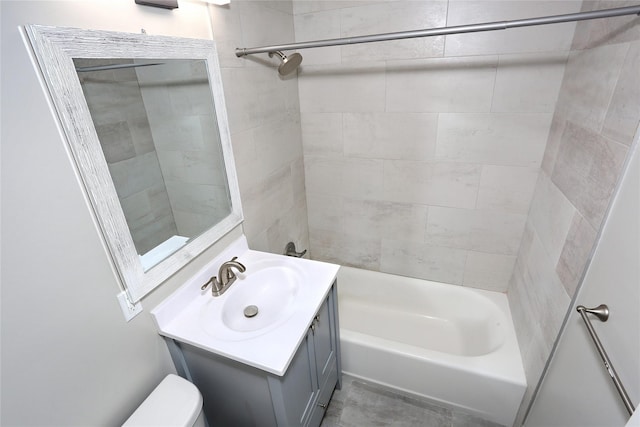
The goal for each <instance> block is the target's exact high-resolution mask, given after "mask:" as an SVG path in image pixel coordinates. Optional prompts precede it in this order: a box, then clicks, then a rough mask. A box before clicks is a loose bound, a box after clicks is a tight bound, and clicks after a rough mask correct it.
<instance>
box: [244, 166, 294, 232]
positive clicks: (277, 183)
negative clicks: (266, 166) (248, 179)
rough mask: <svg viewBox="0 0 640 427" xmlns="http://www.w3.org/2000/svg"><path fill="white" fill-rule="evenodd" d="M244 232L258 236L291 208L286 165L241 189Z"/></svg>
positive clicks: (291, 192) (289, 173) (291, 197)
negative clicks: (255, 183) (252, 184)
mask: <svg viewBox="0 0 640 427" xmlns="http://www.w3.org/2000/svg"><path fill="white" fill-rule="evenodd" d="M241 194H242V209H243V211H244V217H245V220H244V224H243V228H244V232H245V234H246V235H247V236H249V235H258V234H260V233H262V232H263V231H264V230H266V229H267V228H269V227H270V226H271V225H272V224H273V223H274V222H275V221H277V220H278V218H280V215H281V214H282V212H285V211H287V210H289V209H291V207H292V206H293V191H292V184H291V168H290V167H289V166H288V165H287V166H285V167H283V168H281V169H280V170H278V171H276V172H274V173H273V174H271V175H270V176H267V177H265V178H264V179H263V180H262V182H260V183H259V184H257V185H255V186H254V187H251V188H242V187H241Z"/></svg>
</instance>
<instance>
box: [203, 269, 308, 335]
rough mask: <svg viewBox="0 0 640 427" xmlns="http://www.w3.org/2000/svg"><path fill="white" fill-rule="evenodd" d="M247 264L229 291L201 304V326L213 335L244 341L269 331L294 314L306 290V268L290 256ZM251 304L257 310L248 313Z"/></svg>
mask: <svg viewBox="0 0 640 427" xmlns="http://www.w3.org/2000/svg"><path fill="white" fill-rule="evenodd" d="M238 260H239V261H241V260H240V259H238ZM245 266H246V268H247V271H246V272H244V273H237V279H236V281H235V282H234V283H233V284H232V285H231V286H230V287H229V289H228V290H227V292H225V293H224V294H223V295H222V296H219V297H211V300H209V301H207V302H206V303H205V304H204V305H203V306H202V308H201V311H200V327H202V328H203V329H204V330H205V331H206V332H207V333H208V334H210V335H211V336H213V337H216V338H218V339H223V340H232V341H240V340H247V339H252V338H254V337H256V336H257V335H259V334H263V333H265V332H268V331H269V330H271V329H272V328H274V327H276V326H278V325H279V324H281V323H282V322H284V321H285V320H287V319H288V318H289V317H290V316H291V315H292V314H293V312H294V311H295V310H294V308H295V304H294V303H295V301H296V300H297V299H298V298H300V297H302V296H304V294H305V293H304V292H301V284H302V282H303V280H304V271H302V270H300V269H299V268H298V267H296V266H295V264H293V263H292V262H291V261H290V260H287V259H286V258H285V259H282V260H273V259H271V260H260V261H257V262H253V263H251V264H250V265H246V264H245ZM207 293H209V292H208V291H207ZM250 306H253V308H254V311H255V310H257V314H255V315H254V316H251V317H248V316H246V315H245V309H247V308H248V307H250ZM251 314H253V313H251Z"/></svg>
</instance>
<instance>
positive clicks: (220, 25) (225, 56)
mask: <svg viewBox="0 0 640 427" xmlns="http://www.w3.org/2000/svg"><path fill="white" fill-rule="evenodd" d="M208 11H209V16H210V17H211V30H212V31H213V40H214V41H215V43H216V49H217V50H218V61H220V67H222V68H238V67H244V66H245V63H246V62H247V58H246V57H245V58H238V57H237V56H236V55H235V48H237V47H249V45H248V44H247V43H245V41H244V36H243V34H242V25H241V23H240V8H238V7H212V6H209V9H208Z"/></svg>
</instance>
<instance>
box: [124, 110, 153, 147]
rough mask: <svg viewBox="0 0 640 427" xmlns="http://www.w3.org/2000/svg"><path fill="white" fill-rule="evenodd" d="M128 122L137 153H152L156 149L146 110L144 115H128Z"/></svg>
mask: <svg viewBox="0 0 640 427" xmlns="http://www.w3.org/2000/svg"><path fill="white" fill-rule="evenodd" d="M127 124H128V126H129V132H130V133H131V139H132V140H133V147H134V149H135V150H136V154H145V153H150V152H151V151H154V150H155V149H156V147H155V144H154V142H153V136H152V135H151V128H150V126H149V119H147V113H146V111H145V113H144V116H142V117H138V116H135V115H134V116H130V117H128V118H127Z"/></svg>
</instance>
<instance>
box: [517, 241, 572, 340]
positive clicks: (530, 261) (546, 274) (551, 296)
mask: <svg viewBox="0 0 640 427" xmlns="http://www.w3.org/2000/svg"><path fill="white" fill-rule="evenodd" d="M526 261H527V262H526V270H525V275H524V281H525V284H526V292H527V295H528V298H527V299H528V301H529V306H528V308H527V309H528V310H529V313H530V314H529V319H536V321H537V326H538V327H539V328H540V331H541V333H542V338H543V339H544V342H545V343H546V348H548V349H550V348H551V346H552V345H553V342H554V341H555V339H556V337H557V334H558V332H559V330H560V326H561V324H562V320H563V319H564V315H565V313H566V310H567V308H568V307H569V302H570V298H569V296H568V295H567V293H566V291H565V289H564V287H563V286H562V283H561V282H560V278H559V277H558V275H557V274H556V271H555V270H556V268H555V262H554V260H552V259H551V258H549V255H548V253H547V251H546V249H545V248H544V246H543V244H542V241H541V240H540V239H539V237H538V235H537V234H535V233H534V238H533V240H532V244H531V247H530V249H529V256H528V258H527V260H526Z"/></svg>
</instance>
